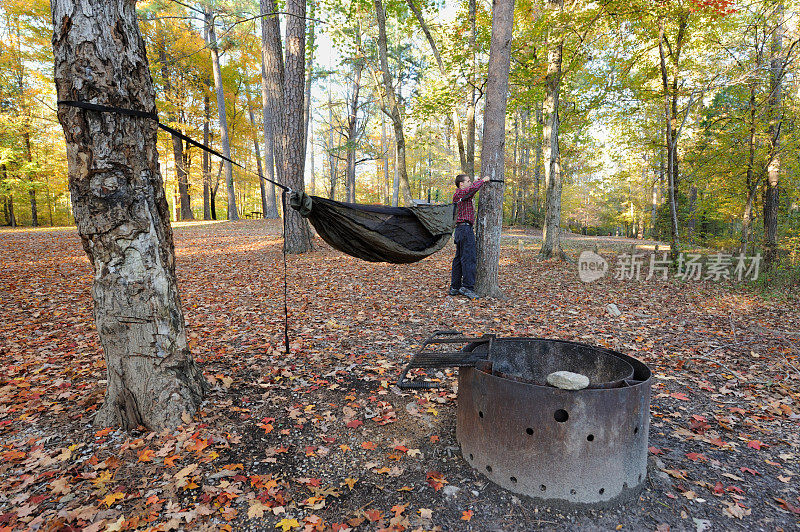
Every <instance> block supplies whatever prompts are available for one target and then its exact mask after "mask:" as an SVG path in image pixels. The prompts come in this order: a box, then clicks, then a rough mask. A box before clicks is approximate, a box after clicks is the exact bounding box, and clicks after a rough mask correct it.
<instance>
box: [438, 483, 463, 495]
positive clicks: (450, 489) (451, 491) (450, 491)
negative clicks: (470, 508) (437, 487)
mask: <svg viewBox="0 0 800 532" xmlns="http://www.w3.org/2000/svg"><path fill="white" fill-rule="evenodd" d="M459 491H461V488H459V487H458V486H453V485H448V486H445V487H444V488H442V493H444V496H445V497H455V496H456V495H458V492H459Z"/></svg>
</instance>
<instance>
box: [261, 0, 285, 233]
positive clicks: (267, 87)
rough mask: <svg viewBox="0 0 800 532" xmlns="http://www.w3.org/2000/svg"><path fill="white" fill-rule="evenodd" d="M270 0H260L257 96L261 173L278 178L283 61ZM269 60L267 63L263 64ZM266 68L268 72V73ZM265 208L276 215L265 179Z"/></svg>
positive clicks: (268, 215) (271, 216) (266, 215)
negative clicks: (261, 114) (261, 141)
mask: <svg viewBox="0 0 800 532" xmlns="http://www.w3.org/2000/svg"><path fill="white" fill-rule="evenodd" d="M275 11H276V9H275V3H274V1H264V0H262V1H261V15H262V16H261V98H262V103H263V105H264V170H265V177H266V178H267V179H270V180H272V181H281V180H282V179H283V178H282V176H281V175H279V174H280V173H281V172H282V169H283V157H282V155H281V152H280V149H279V147H278V141H277V138H276V132H277V130H278V127H279V125H280V100H279V98H280V97H281V95H282V91H283V62H282V59H281V56H282V46H281V36H280V27H279V25H278V18H277V15H272V16H264V15H266V14H267V13H274V12H275ZM267 63H269V67H268V66H267ZM268 70H269V74H268ZM266 186H267V209H266V210H265V211H264V218H269V219H276V218H278V216H279V215H278V206H277V199H276V197H275V185H274V184H273V183H271V182H268V183H267V185H266Z"/></svg>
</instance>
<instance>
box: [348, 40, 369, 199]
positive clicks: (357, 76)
mask: <svg viewBox="0 0 800 532" xmlns="http://www.w3.org/2000/svg"><path fill="white" fill-rule="evenodd" d="M359 26H360V25H359ZM357 35H360V27H359V29H358V30H357ZM356 40H357V41H359V45H360V40H361V39H360V37H358V36H357V37H356ZM363 68H364V64H363V63H362V62H361V61H360V60H358V59H356V60H355V61H354V62H353V85H352V89H351V94H350V105H349V106H348V113H347V165H346V174H345V197H346V199H345V201H349V202H350V203H355V202H356V126H357V125H358V95H359V92H360V91H361V71H362V69H363Z"/></svg>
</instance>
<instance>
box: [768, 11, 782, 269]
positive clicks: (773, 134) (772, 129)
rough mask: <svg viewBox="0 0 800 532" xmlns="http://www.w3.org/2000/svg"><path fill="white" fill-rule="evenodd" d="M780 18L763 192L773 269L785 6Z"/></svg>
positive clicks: (771, 79)
mask: <svg viewBox="0 0 800 532" xmlns="http://www.w3.org/2000/svg"><path fill="white" fill-rule="evenodd" d="M775 16H776V18H777V21H776V24H775V29H774V32H773V34H772V42H771V44H770V50H769V55H770V60H769V89H770V91H769V99H768V104H767V105H768V108H767V109H768V116H769V126H768V135H769V139H768V142H769V155H770V159H769V165H768V166H767V183H766V185H767V186H766V189H765V190H764V265H765V266H766V268H767V269H771V268H772V267H773V266H775V264H776V263H777V259H778V203H779V199H780V198H779V181H780V173H781V153H780V152H781V128H782V126H783V116H782V115H783V113H782V109H781V107H782V96H783V95H782V90H783V75H784V68H785V65H784V58H783V57H782V56H781V52H782V50H783V31H784V21H783V18H784V6H783V3H782V2H781V3H779V4H778V6H777V7H776V11H775Z"/></svg>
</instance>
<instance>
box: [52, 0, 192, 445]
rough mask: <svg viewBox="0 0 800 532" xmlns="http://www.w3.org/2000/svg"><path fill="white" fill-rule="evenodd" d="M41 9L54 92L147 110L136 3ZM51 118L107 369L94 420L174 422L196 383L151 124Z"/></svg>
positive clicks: (64, 111) (56, 0) (82, 116)
mask: <svg viewBox="0 0 800 532" xmlns="http://www.w3.org/2000/svg"><path fill="white" fill-rule="evenodd" d="M76 4H78V5H76ZM51 7H52V16H53V27H54V36H53V51H54V55H55V81H56V89H57V91H58V98H59V99H63V100H83V101H93V102H96V103H99V104H103V105H112V106H120V107H126V108H130V109H138V110H142V111H145V112H150V113H155V111H156V109H155V96H154V92H153V87H152V82H151V79H150V70H149V68H148V64H147V58H146V57H145V47H144V42H143V40H142V38H141V35H140V34H139V26H138V22H137V20H136V11H135V2H133V0H127V1H121V0H118V1H110V0H109V1H108V2H102V3H96V2H88V1H86V0H83V1H81V2H77V3H76V2H73V1H68V0H53V2H52V4H51ZM112 29H113V30H112ZM58 118H59V121H60V122H61V125H62V127H63V129H64V135H65V137H66V141H67V161H68V165H69V189H70V194H71V196H72V205H73V212H74V214H75V221H76V223H77V226H78V232H79V234H80V236H81V239H82V241H83V246H84V250H85V251H86V253H87V255H88V256H89V260H90V261H91V263H92V266H93V267H94V272H95V275H94V283H93V287H92V295H93V298H94V302H95V321H96V324H97V331H98V334H99V336H100V341H101V344H102V345H103V350H104V352H105V359H106V366H107V368H108V376H107V379H108V388H107V390H106V397H105V402H104V403H103V406H102V407H101V408H100V410H99V411H98V413H97V416H96V418H95V423H96V424H97V425H101V426H104V425H121V426H122V427H123V428H125V429H133V428H135V427H137V426H138V425H144V426H145V427H146V428H148V429H151V430H162V429H170V428H174V427H175V426H177V425H178V424H180V423H181V416H182V415H186V414H189V415H192V414H193V413H194V412H195V411H196V409H197V408H198V406H199V405H200V402H201V401H202V399H203V391H204V379H203V376H202V374H201V372H200V370H199V369H198V367H197V366H196V365H195V363H194V360H193V359H192V356H191V353H190V351H189V348H188V346H187V343H186V331H185V326H184V321H183V312H182V310H181V305H180V298H179V295H178V287H177V279H176V277H175V254H174V247H173V243H172V230H171V229H170V225H169V206H168V204H167V200H166V197H165V195H164V188H163V182H162V180H161V174H160V173H159V168H158V152H157V151H156V128H157V124H156V122H155V121H154V120H149V119H142V118H130V117H127V116H122V115H117V114H112V113H97V112H94V111H85V110H81V109H76V108H72V107H66V106H62V107H60V108H59V112H58Z"/></svg>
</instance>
